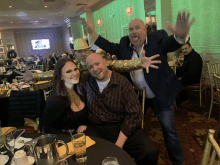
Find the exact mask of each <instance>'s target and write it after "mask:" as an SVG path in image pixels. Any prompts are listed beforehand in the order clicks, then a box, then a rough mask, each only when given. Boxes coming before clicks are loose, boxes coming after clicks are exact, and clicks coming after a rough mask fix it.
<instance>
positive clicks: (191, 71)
mask: <svg viewBox="0 0 220 165" xmlns="http://www.w3.org/2000/svg"><path fill="white" fill-rule="evenodd" d="M182 52H183V54H184V62H183V65H182V67H181V68H180V73H178V75H177V76H178V78H179V80H180V82H181V83H182V85H183V86H184V87H185V86H188V85H193V84H197V83H199V82H200V78H201V73H202V66H203V61H202V58H201V56H200V55H199V54H198V53H197V52H196V51H195V50H194V49H192V47H191V44H190V43H189V42H188V43H187V44H185V45H183V46H182ZM186 100H187V94H186V91H184V90H183V91H182V92H180V94H179V103H181V102H182V105H184V104H187V102H188V101H186ZM185 101H186V102H185Z"/></svg>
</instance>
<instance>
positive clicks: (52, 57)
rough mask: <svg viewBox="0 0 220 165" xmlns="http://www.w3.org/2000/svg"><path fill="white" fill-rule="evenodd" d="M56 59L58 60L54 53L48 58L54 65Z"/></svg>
mask: <svg viewBox="0 0 220 165" xmlns="http://www.w3.org/2000/svg"><path fill="white" fill-rule="evenodd" d="M58 59H59V58H58V57H57V56H56V54H55V53H52V55H51V56H50V60H51V61H52V62H53V64H56V63H57V61H58Z"/></svg>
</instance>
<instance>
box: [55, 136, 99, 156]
mask: <svg viewBox="0 0 220 165" xmlns="http://www.w3.org/2000/svg"><path fill="white" fill-rule="evenodd" d="M94 144H95V141H94V140H92V139H91V138H90V137H88V136H86V148H88V147H90V146H92V145H94ZM67 145H68V148H69V153H68V155H67V157H66V159H67V158H69V157H70V156H72V155H74V154H75V152H74V148H73V143H72V141H71V142H69V143H67ZM58 153H59V156H60V158H62V157H63V156H64V155H65V154H66V147H65V146H64V145H62V146H60V147H59V148H58Z"/></svg>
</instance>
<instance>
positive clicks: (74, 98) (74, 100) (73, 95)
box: [68, 89, 81, 109]
mask: <svg viewBox="0 0 220 165" xmlns="http://www.w3.org/2000/svg"><path fill="white" fill-rule="evenodd" d="M68 92H69V96H70V101H71V104H75V105H76V107H77V108H78V109H79V106H80V102H81V100H80V97H79V96H78V95H77V93H76V92H75V91H74V90H73V89H68Z"/></svg>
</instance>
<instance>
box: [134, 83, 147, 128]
mask: <svg viewBox="0 0 220 165" xmlns="http://www.w3.org/2000/svg"><path fill="white" fill-rule="evenodd" d="M135 91H136V92H137V95H138V97H139V96H142V102H141V110H142V113H143V116H144V107H145V94H146V87H144V88H143V89H140V90H138V89H135ZM141 128H142V129H143V128H144V118H143V120H142V122H141Z"/></svg>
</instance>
